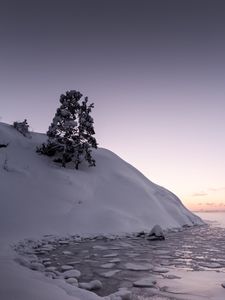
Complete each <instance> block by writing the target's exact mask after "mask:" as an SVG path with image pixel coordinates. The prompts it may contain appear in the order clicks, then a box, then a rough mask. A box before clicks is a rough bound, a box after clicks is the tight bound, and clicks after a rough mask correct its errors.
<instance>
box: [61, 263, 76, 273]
mask: <svg viewBox="0 0 225 300" xmlns="http://www.w3.org/2000/svg"><path fill="white" fill-rule="evenodd" d="M72 269H73V266H69V265H63V266H61V270H62V272H64V271H68V270H72Z"/></svg>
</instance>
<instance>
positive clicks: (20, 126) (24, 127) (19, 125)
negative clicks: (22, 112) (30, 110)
mask: <svg viewBox="0 0 225 300" xmlns="http://www.w3.org/2000/svg"><path fill="white" fill-rule="evenodd" d="M13 127H14V128H16V130H18V131H19V132H20V133H21V134H22V135H23V136H25V137H28V135H29V125H28V123H27V119H25V120H24V121H23V122H14V123H13Z"/></svg>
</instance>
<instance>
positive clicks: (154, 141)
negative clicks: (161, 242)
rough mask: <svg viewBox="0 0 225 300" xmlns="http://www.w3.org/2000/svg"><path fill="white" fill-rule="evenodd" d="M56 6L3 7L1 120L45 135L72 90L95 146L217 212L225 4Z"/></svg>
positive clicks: (222, 206)
mask: <svg viewBox="0 0 225 300" xmlns="http://www.w3.org/2000/svg"><path fill="white" fill-rule="evenodd" d="M53 3H54V4H51V3H50V2H48V3H45V2H42V1H38V2H37V1H36V2H32V3H31V2H30V1H26V0H21V1H18V3H16V2H15V1H8V2H7V1H5V3H2V4H1V10H0V25H1V28H4V31H1V33H0V42H1V45H2V46H1V56H0V64H1V70H0V82H1V97H0V103H1V112H0V121H1V122H5V123H10V124H12V122H13V121H15V120H23V119H24V118H27V119H28V122H29V124H30V125H31V129H32V130H34V131H37V132H46V130H47V128H48V126H49V124H50V122H51V120H52V118H53V116H54V113H55V110H56V109H57V107H58V106H59V96H60V94H61V93H64V92H65V91H66V90H70V89H76V90H79V91H80V92H81V93H82V94H84V96H88V97H89V100H90V102H94V103H95V108H94V110H93V117H94V120H95V130H96V139H97V141H98V143H99V146H100V147H104V148H108V149H110V150H111V151H113V152H115V153H116V154H118V155H119V156H121V157H122V158H123V159H125V160H126V161H127V162H129V163H130V164H132V165H133V166H134V167H136V168H137V169H139V170H140V171H141V172H142V173H143V174H144V175H145V176H146V177H148V178H149V179H150V180H151V181H153V182H155V183H157V184H159V185H162V186H164V187H166V188H167V189H169V190H171V191H172V192H173V193H174V194H176V195H177V196H178V197H179V198H180V199H181V200H182V202H183V203H184V204H185V205H186V206H187V207H188V208H190V209H192V210H225V163H224V154H225V133H224V132H225V117H224V112H225V88H224V86H225V85H224V78H225V55H224V53H225V39H224V36H225V2H223V1H219V0H216V1H207V0H206V1H201V0H200V1H196V0H195V1H194V0H189V1H178V0H171V1H161V0H159V1H132V0H129V1H126V0H125V1H101V0H96V1H93V2H92V1H65V2H64V1H54V2H53ZM65 3H67V4H65ZM118 7H119V9H118ZM9 13H10V16H11V17H10V20H8V17H7V16H9Z"/></svg>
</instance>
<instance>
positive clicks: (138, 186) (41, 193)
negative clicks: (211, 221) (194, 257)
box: [0, 123, 202, 300]
mask: <svg viewBox="0 0 225 300" xmlns="http://www.w3.org/2000/svg"><path fill="white" fill-rule="evenodd" d="M45 141H46V136H45V135H44V134H37V133H31V138H26V137H24V136H23V135H22V134H20V133H19V132H18V131H17V130H15V129H14V128H13V127H12V126H10V125H7V124H4V123H0V144H8V143H9V144H8V146H7V147H4V148H0V188H1V193H0V197H1V199H0V237H1V240H0V245H1V246H0V296H1V299H4V300H12V299H15V295H16V299H17V300H28V299H29V300H30V299H32V300H36V299H42V300H50V299H55V300H58V299H60V300H62V299H63V300H70V299H73V300H76V299H90V300H91V299H100V298H99V297H98V296H96V295H95V294H93V293H90V292H88V291H82V290H80V289H79V288H77V287H76V286H73V285H71V284H68V283H66V282H65V280H64V279H55V280H54V284H53V283H52V279H51V278H46V277H44V275H43V274H40V273H39V272H35V271H31V270H28V269H26V268H24V267H23V266H20V265H18V263H17V262H15V261H14V258H15V253H14V252H13V251H12V249H11V247H10V246H11V245H13V244H15V243H17V242H18V241H19V240H24V239H28V238H32V239H33V238H36V239H38V238H41V237H43V236H44V235H57V236H67V235H70V234H100V233H101V234H108V233H125V232H129V233H131V232H138V231H141V230H148V231H150V229H151V228H152V227H153V226H154V225H156V224H159V225H160V226H161V227H162V228H163V229H166V228H174V227H181V226H183V225H193V224H201V223H202V221H201V220H200V218H199V217H197V216H195V215H194V214H192V213H191V212H190V211H188V210H187V209H186V208H185V207H184V206H183V204H182V203H181V201H180V200H179V199H178V198H177V197H176V196H175V195H174V194H173V193H171V192H169V191H168V190H166V189H164V188H163V187H160V186H158V185H156V184H154V183H152V182H151V181H149V180H148V179H147V178H146V177H144V176H143V175H142V174H141V173H140V172H139V171H138V170H137V169H135V168H134V167H132V166H131V165H129V164H128V163H126V162H125V161H123V160H122V159H120V158H119V157H118V156H117V155H116V154H114V153H112V152H111V151H109V150H106V149H98V150H96V151H93V156H94V158H95V159H96V165H97V166H96V167H94V168H88V167H87V166H85V165H81V167H80V170H79V171H76V170H74V169H70V168H66V169H65V168H61V167H60V166H58V165H57V164H55V163H53V162H52V160H51V159H50V158H48V157H46V156H41V155H38V154H37V153H36V152H35V150H36V147H37V146H40V145H41V144H42V143H43V142H45ZM61 243H64V244H66V243H67V242H66V241H61ZM102 250H103V251H104V249H102ZM111 250H113V249H111ZM40 251H49V249H42V250H41V249H40ZM36 268H42V267H41V266H40V265H39V266H37V265H36Z"/></svg>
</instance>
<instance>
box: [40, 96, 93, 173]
mask: <svg viewBox="0 0 225 300" xmlns="http://www.w3.org/2000/svg"><path fill="white" fill-rule="evenodd" d="M81 98H82V94H81V93H80V92H78V91H74V90H72V91H68V92H66V93H65V95H64V94H63V95H61V96H60V103H61V105H60V107H59V108H58V109H57V111H56V114H55V117H54V118H53V121H52V124H51V125H50V127H49V129H48V132H47V136H48V141H47V143H46V144H42V146H41V147H39V148H37V152H38V153H41V154H45V155H48V156H53V157H54V161H55V162H59V163H61V164H62V166H63V167H65V166H66V163H68V162H73V163H74V166H75V168H76V169H78V167H79V164H80V163H81V162H82V161H87V162H88V164H89V166H95V160H94V159H93V157H92V148H97V142H96V139H95V138H94V137H93V135H94V134H95V131H94V127H93V124H94V120H93V118H92V117H91V116H90V113H91V110H92V108H93V107H94V104H93V103H91V104H89V105H88V98H87V97H85V98H84V100H83V101H82V100H81Z"/></svg>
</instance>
